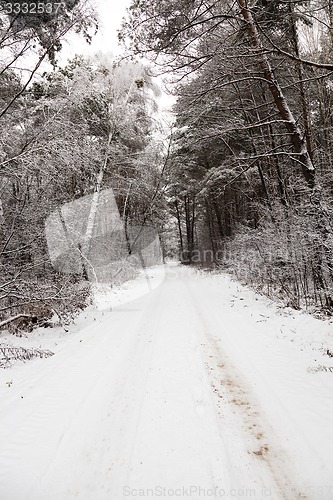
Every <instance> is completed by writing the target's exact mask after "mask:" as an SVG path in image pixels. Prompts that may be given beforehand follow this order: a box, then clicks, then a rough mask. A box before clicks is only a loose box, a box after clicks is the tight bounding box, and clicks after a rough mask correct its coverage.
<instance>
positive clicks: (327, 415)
mask: <svg viewBox="0 0 333 500" xmlns="http://www.w3.org/2000/svg"><path fill="white" fill-rule="evenodd" d="M89 314H90V317H89V318H87V324H86V325H81V326H80V327H79V328H77V330H76V331H74V332H73V333H72V334H71V335H67V336H66V338H63V336H62V337H61V336H60V337H59V349H58V351H57V352H56V355H55V356H53V357H52V358H48V359H44V360H34V361H31V362H29V363H27V364H21V363H18V364H17V365H15V366H13V367H12V368H11V369H9V370H1V371H0V397H1V414H0V499H1V500H70V499H79V500H122V499H126V498H128V499H130V500H134V499H137V498H153V499H154V498H169V499H171V498H192V499H194V500H199V499H201V498H255V499H261V498H272V499H274V500H275V499H276V500H278V499H283V498H286V499H293V498H309V499H315V500H317V499H318V500H319V499H321V500H326V499H327V500H328V499H332V498H333V466H332V463H333V444H332V439H331V435H332V419H333V417H332V415H333V396H332V394H333V373H332V374H330V373H310V372H309V370H307V368H308V367H309V365H311V363H312V364H313V363H314V361H316V362H318V361H319V362H321V363H322V364H323V361H322V359H324V357H323V355H322V354H321V353H320V352H319V351H318V350H317V351H314V350H313V349H312V348H311V346H310V347H309V346H303V345H302V344H301V341H300V340H299V341H298V343H297V342H291V341H290V340H289V338H288V335H287V333H286V334H285V335H282V333H281V332H287V331H288V332H289V330H291V327H292V326H293V325H294V324H295V325H296V324H297V325H298V326H299V325H301V326H300V327H299V328H302V325H303V326H304V325H305V324H306V321H308V320H303V318H302V317H301V316H300V317H294V318H292V317H288V316H285V317H283V316H279V315H278V313H277V310H276V308H274V306H272V305H271V304H269V303H268V301H265V300H263V299H261V298H259V299H258V298H257V297H255V294H254V293H253V292H250V291H246V289H243V288H242V287H240V286H238V285H237V284H235V283H234V282H232V281H231V280H230V279H229V278H228V277H223V276H222V277H220V276H208V277H206V276H204V275H202V274H201V273H195V272H194V271H191V270H189V269H187V268H184V267H176V266H168V267H167V269H166V277H165V279H164V281H163V282H162V283H161V285H160V286H158V287H157V288H155V289H154V290H153V291H152V292H151V293H148V294H146V295H144V296H142V297H139V298H137V299H136V300H133V301H130V302H128V303H125V304H123V305H120V306H118V307H116V308H114V309H113V310H112V311H111V312H110V311H105V312H104V313H102V312H98V313H96V314H95V321H94V319H93V317H92V314H93V313H92V312H90V313H89ZM279 321H280V323H279ZM302 321H303V323H302ZM316 321H317V320H313V325H314V326H312V323H311V328H312V330H313V328H315V325H317V323H316ZM319 323H321V322H318V324H319ZM281 325H283V328H282V326H281ZM297 325H296V326H297ZM319 326H320V325H319ZM319 326H318V328H319ZM327 328H328V327H327ZM329 328H330V329H331V330H330V332H328V338H331V339H332V337H331V334H332V326H329ZM296 333H297V332H296ZM49 335H51V334H49ZM296 336H297V335H296ZM321 356H322V358H321ZM317 364H318V363H317ZM331 365H333V363H331ZM328 433H329V434H328Z"/></svg>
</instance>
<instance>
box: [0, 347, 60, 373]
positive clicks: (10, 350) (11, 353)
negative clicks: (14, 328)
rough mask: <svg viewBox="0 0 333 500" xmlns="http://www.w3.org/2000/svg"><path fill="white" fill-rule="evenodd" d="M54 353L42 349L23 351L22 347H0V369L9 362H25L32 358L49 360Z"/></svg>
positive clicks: (8, 364) (7, 365)
mask: <svg viewBox="0 0 333 500" xmlns="http://www.w3.org/2000/svg"><path fill="white" fill-rule="evenodd" d="M53 355H54V352H52V351H48V350H42V349H37V348H34V349H25V348H24V347H13V346H4V345H3V346H1V345H0V368H7V367H9V366H10V364H11V361H13V360H14V361H15V360H20V361H26V360H30V359H32V358H49V357H50V356H53Z"/></svg>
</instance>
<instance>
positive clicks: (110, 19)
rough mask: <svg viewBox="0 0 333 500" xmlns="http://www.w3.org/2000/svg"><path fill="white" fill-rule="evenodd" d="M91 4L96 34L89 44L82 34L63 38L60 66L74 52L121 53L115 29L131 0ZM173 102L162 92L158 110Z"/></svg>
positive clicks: (103, 1)
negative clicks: (94, 17)
mask: <svg viewBox="0 0 333 500" xmlns="http://www.w3.org/2000/svg"><path fill="white" fill-rule="evenodd" d="M93 4H94V5H95V8H96V10H97V12H98V15H99V29H98V32H97V34H96V35H95V36H94V37H93V39H92V43H91V44H88V43H87V42H86V41H85V40H84V38H83V37H82V35H75V34H71V35H70V36H69V37H68V38H67V40H63V42H62V44H63V49H62V50H61V52H60V54H58V61H59V63H60V65H61V66H64V65H65V64H66V63H67V61H68V59H72V58H73V57H74V56H75V55H76V54H84V55H94V54H96V53H97V52H102V53H104V54H110V55H113V56H116V55H119V54H120V53H121V51H122V47H121V46H119V45H118V38H117V30H118V28H120V25H121V21H122V18H123V17H124V16H125V15H126V8H128V7H129V6H130V5H131V0H120V1H119V0H94V1H93ZM159 80H160V79H159ZM160 82H161V80H160ZM160 85H161V83H160ZM174 102H175V98H174V97H172V96H169V95H166V94H165V93H164V92H163V95H162V98H160V99H159V107H160V112H162V114H164V113H163V112H164V111H166V112H167V111H168V110H169V109H170V107H171V106H172V105H173V104H174ZM167 119H168V120H169V119H170V118H169V117H168V118H167Z"/></svg>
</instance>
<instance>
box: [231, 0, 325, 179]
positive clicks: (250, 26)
mask: <svg viewBox="0 0 333 500" xmlns="http://www.w3.org/2000/svg"><path fill="white" fill-rule="evenodd" d="M237 3H238V5H239V7H240V10H241V15H242V17H243V19H244V21H245V22H246V26H247V32H248V34H249V38H250V41H251V44H252V47H253V48H254V49H256V50H257V51H258V62H259V66H260V68H261V70H262V72H263V75H264V78H265V80H266V81H267V84H268V87H269V90H270V92H271V94H272V97H273V100H274V103H275V106H276V108H277V110H278V113H279V115H280V118H281V119H282V120H283V122H284V124H285V127H286V129H287V132H288V134H289V136H290V141H291V144H292V147H293V151H294V154H295V155H296V158H294V159H296V161H298V162H299V163H300V164H301V167H302V173H303V176H304V178H305V180H306V182H307V183H308V185H309V186H310V187H314V183H315V168H314V165H313V162H312V159H311V157H310V154H309V151H308V149H307V145H306V142H305V140H304V138H303V134H302V131H301V129H300V128H299V126H298V125H297V122H296V120H295V118H294V116H293V113H292V112H291V110H290V108H289V105H288V102H287V100H286V98H285V96H284V94H283V92H282V89H281V87H280V85H279V83H278V82H277V80H276V79H275V76H274V72H273V69H272V67H271V65H270V62H269V60H268V58H267V56H266V55H265V52H264V47H263V45H262V42H261V38H260V35H259V31H258V29H257V26H256V23H255V20H254V18H253V16H252V13H251V11H250V10H249V9H248V7H247V4H246V1H245V0H237Z"/></svg>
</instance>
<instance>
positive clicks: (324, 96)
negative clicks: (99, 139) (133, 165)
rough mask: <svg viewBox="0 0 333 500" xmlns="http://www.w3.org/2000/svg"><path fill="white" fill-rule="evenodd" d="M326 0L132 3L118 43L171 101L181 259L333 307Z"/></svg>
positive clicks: (331, 19)
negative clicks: (168, 86) (148, 67)
mask: <svg viewBox="0 0 333 500" xmlns="http://www.w3.org/2000/svg"><path fill="white" fill-rule="evenodd" d="M332 33H333V4H332V2H331V1H326V0H325V1H321V0H310V1H299V0H297V1H296V0H295V1H293V0H289V1H286V0H283V1H277V0H274V1H271V2H267V1H263V0H262V1H260V0H258V1H256V2H250V1H247V0H237V1H236V2H231V1H230V2H229V1H228V0H227V1H224V2H215V1H213V0H208V1H206V2H202V1H201V0H195V1H191V2H188V1H187V0H180V1H177V3H175V2H173V1H171V2H167V3H165V2H164V3H161V2H159V1H157V0H156V1H155V0H148V1H147V2H145V5H144V7H143V4H142V3H141V2H140V1H139V0H138V1H136V0H135V1H133V2H132V7H131V8H130V11H129V15H128V18H127V21H126V22H124V25H123V29H122V31H121V33H120V38H121V39H122V40H123V41H124V42H125V43H126V40H128V38H129V36H130V35H132V39H133V42H132V43H130V50H131V51H132V52H134V53H137V54H138V53H144V54H145V56H146V57H149V56H150V57H152V58H153V59H154V61H155V62H156V63H157V64H160V65H161V66H162V67H163V68H164V70H165V71H166V72H168V73H169V74H170V75H171V76H170V78H171V79H172V80H173V84H174V87H173V88H174V91H175V93H176V94H177V95H178V96H179V98H178V101H177V105H176V107H175V112H176V132H175V134H174V135H175V140H174V149H173V157H172V167H171V170H170V172H169V185H168V196H169V204H170V209H171V211H172V213H173V215H174V217H175V218H176V220H177V228H178V232H179V240H180V251H181V254H182V258H183V260H184V261H185V262H188V263H197V264H205V265H218V266H223V267H224V268H225V267H227V268H229V269H230V270H231V271H232V272H234V273H235V274H236V276H237V277H239V278H241V279H243V280H244V281H246V282H247V283H250V284H252V285H255V286H257V287H258V288H259V289H261V290H264V291H265V292H266V293H268V294H269V295H272V296H274V297H276V296H280V297H282V298H283V299H284V300H286V301H287V302H288V303H289V304H290V305H291V306H293V307H296V308H299V307H301V306H309V307H312V308H318V307H319V308H320V309H321V310H325V311H327V312H328V313H331V312H332V310H333V301H332V300H333V289H332V285H333V254H332V250H333V229H332V209H333V200H332V194H333V190H332V185H333V184H332V180H333V173H332V161H333V157H332V153H333V150H332V146H333V143H332V138H333V136H332V125H333V122H332V120H333V117H332V109H333V108H332V98H333V95H332V86H333V80H332V70H333V65H332V64H331V61H332V53H333V36H332Z"/></svg>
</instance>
